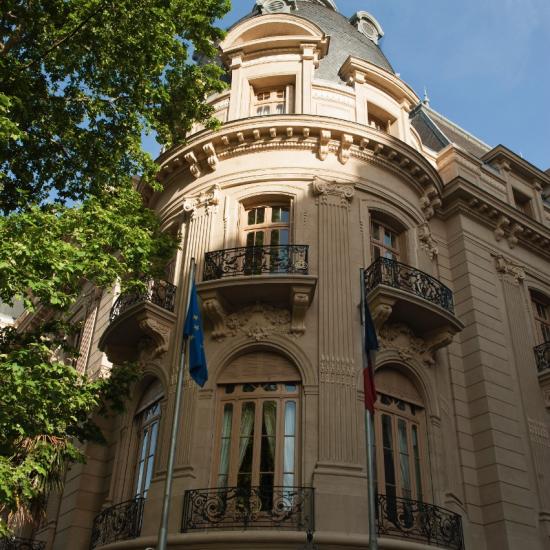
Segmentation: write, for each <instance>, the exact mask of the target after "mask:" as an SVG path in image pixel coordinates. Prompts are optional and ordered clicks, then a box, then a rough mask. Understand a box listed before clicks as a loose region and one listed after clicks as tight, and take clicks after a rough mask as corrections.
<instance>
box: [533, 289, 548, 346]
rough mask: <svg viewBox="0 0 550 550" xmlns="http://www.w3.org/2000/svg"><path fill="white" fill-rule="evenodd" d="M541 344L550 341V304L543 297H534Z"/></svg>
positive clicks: (534, 309)
mask: <svg viewBox="0 0 550 550" xmlns="http://www.w3.org/2000/svg"><path fill="white" fill-rule="evenodd" d="M532 301H533V311H534V314H535V324H536V327H537V338H538V343H539V344H544V343H545V342H550V305H549V303H548V302H546V301H544V300H543V299H542V298H538V297H534V296H533V297H532Z"/></svg>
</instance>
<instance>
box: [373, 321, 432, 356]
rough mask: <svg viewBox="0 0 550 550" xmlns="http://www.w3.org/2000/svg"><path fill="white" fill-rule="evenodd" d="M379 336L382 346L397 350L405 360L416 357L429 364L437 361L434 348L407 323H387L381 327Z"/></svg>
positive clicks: (382, 347)
mask: <svg viewBox="0 0 550 550" xmlns="http://www.w3.org/2000/svg"><path fill="white" fill-rule="evenodd" d="M378 336H379V343H380V348H381V349H382V350H384V349H387V350H392V351H395V352H397V354H398V355H399V357H401V359H402V360H403V361H409V360H411V359H416V360H417V361H420V362H422V363H424V364H426V365H428V366H431V365H433V364H434V363H435V360H434V357H433V350H430V349H429V348H428V345H427V343H426V341H425V340H423V339H422V338H418V336H416V335H415V334H414V333H413V331H412V330H411V329H410V328H409V327H408V326H406V325H403V324H385V325H383V326H382V327H381V328H380V330H379V332H378Z"/></svg>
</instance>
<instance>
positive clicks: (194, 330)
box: [183, 281, 208, 388]
mask: <svg viewBox="0 0 550 550" xmlns="http://www.w3.org/2000/svg"><path fill="white" fill-rule="evenodd" d="M183 335H184V336H185V337H187V338H188V339H189V340H188V346H189V374H190V375H191V378H192V379H193V380H194V381H195V382H196V383H197V384H198V385H199V386H200V387H201V388H202V387H203V386H204V384H205V383H206V381H207V380H208V369H207V368H206V357H205V355H204V334H203V332H202V319H201V310H200V308H199V298H198V296H197V289H196V288H195V281H193V285H192V287H191V299H190V300H189V309H188V310H187V318H186V319H185V325H184V327H183Z"/></svg>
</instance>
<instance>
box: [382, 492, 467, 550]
mask: <svg viewBox="0 0 550 550" xmlns="http://www.w3.org/2000/svg"><path fill="white" fill-rule="evenodd" d="M377 504H378V505H377V510H376V518H377V522H378V534H379V535H380V536H390V537H397V538H400V539H411V540H416V541H421V542H425V543H428V544H432V545H434V546H440V547H442V548H450V549H451V550H464V535H463V533H462V518H461V516H460V515H458V514H455V513H454V512H451V511H450V510H446V509H445V508H441V507H439V506H434V505H433V504H426V503H425V502H419V501H417V500H410V499H406V498H398V497H392V496H388V495H378V496H377Z"/></svg>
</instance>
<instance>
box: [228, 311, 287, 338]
mask: <svg viewBox="0 0 550 550" xmlns="http://www.w3.org/2000/svg"><path fill="white" fill-rule="evenodd" d="M290 323H291V315H290V311H288V309H283V308H278V307H275V306H271V305H268V304H261V303H258V304H254V305H252V306H247V307H245V308H243V309H241V310H239V311H237V312H235V313H231V314H230V315H228V316H227V317H226V318H225V327H226V332H225V335H227V336H237V335H239V334H244V335H245V336H248V337H249V338H252V339H253V340H256V341H257V342H260V341H262V340H265V339H266V338H268V337H269V336H271V335H273V334H287V335H288V334H291V325H290Z"/></svg>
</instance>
